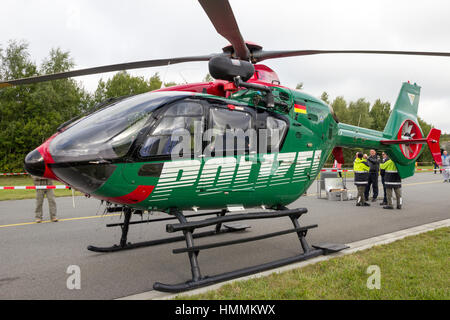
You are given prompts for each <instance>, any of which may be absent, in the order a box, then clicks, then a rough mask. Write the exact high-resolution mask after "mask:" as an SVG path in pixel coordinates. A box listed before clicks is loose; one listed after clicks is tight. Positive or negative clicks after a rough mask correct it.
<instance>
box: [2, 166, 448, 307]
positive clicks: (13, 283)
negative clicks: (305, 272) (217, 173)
mask: <svg viewBox="0 0 450 320" xmlns="http://www.w3.org/2000/svg"><path fill="white" fill-rule="evenodd" d="M347 184H348V187H349V189H350V190H351V189H354V187H353V182H352V181H351V180H349V181H347ZM379 187H380V189H381V192H382V188H381V183H380V184H379ZM30 192H34V191H30ZM353 194H355V191H353ZM449 197H450V184H449V183H442V176H441V175H439V174H433V173H428V172H427V173H419V174H416V175H415V176H414V177H411V178H408V179H405V180H404V181H403V200H404V201H403V202H404V205H403V209H402V210H384V209H382V208H381V206H380V205H379V204H378V203H379V202H376V203H372V205H371V206H370V207H356V206H355V201H354V200H352V201H329V200H326V199H318V198H317V196H316V183H314V184H313V185H312V186H311V188H310V190H308V194H307V195H306V196H303V197H301V198H300V199H298V200H297V201H295V202H294V203H292V204H291V205H289V207H290V208H297V207H306V208H308V213H307V214H306V215H304V216H302V217H301V218H300V223H301V224H302V225H309V224H318V225H319V227H318V228H315V229H311V230H309V232H308V235H307V240H308V242H309V243H310V244H318V243H324V242H333V243H347V244H348V243H354V242H357V241H362V240H365V239H369V238H373V237H377V236H380V235H384V234H387V233H392V232H397V231H401V230H405V229H408V228H413V227H417V226H422V225H425V224H430V223H433V222H437V221H442V220H445V219H449V218H450V210H449V206H448V204H449V201H448V199H449ZM74 200H75V208H74V207H73V203H72V202H73V199H72V198H71V197H65V198H57V206H58V217H59V219H60V221H59V222H57V223H51V222H46V223H41V224H36V223H34V222H33V221H34V207H35V200H34V199H30V200H17V201H0V248H1V249H0V299H116V298H122V297H127V296H133V295H136V294H140V293H143V292H148V291H150V290H152V285H153V283H154V282H155V281H159V282H165V283H178V282H183V281H186V280H188V279H190V266H189V263H188V258H187V255H186V254H177V255H175V254H172V249H175V248H180V247H183V246H184V243H183V242H178V243H172V244H166V245H159V246H154V247H147V248H139V249H134V250H126V251H121V252H115V253H94V252H91V251H88V250H87V249H86V247H87V246H88V245H90V244H94V245H98V246H109V245H112V244H117V243H118V242H119V239H120V235H121V230H120V228H118V227H115V228H106V227H105V225H106V224H107V223H112V222H119V221H121V220H122V217H121V216H120V214H114V215H107V216H105V215H103V209H104V207H103V206H101V205H100V201H98V200H95V199H88V198H84V197H75V199H74ZM252 211H254V210H252ZM186 214H189V213H188V212H187V213H186ZM46 215H47V217H48V207H47V205H45V206H44V218H45V217H46ZM160 216H161V217H162V216H164V214H162V213H155V214H154V215H153V216H151V217H150V218H157V217H160ZM133 219H135V220H136V219H137V220H139V219H140V218H139V217H133ZM143 219H147V215H145V216H144V217H143ZM166 223H167V222H156V223H152V224H146V223H143V224H138V225H131V226H130V232H129V238H128V240H129V241H130V242H137V241H146V240H151V239H158V238H161V237H167V236H168V234H167V233H166V232H165V225H166ZM246 223H247V222H246ZM248 224H250V225H251V228H250V229H248V230H247V231H245V232H240V233H233V234H223V235H218V236H214V237H211V238H207V239H198V240H196V241H195V243H196V244H205V243H209V242H215V241H222V240H231V239H236V238H240V237H248V236H255V235H258V234H262V233H267V232H275V231H280V230H283V229H288V228H292V225H291V222H290V220H289V219H287V218H280V219H273V220H271V221H270V222H268V221H260V220H253V221H249V222H248ZM169 236H170V235H169ZM300 251H301V248H300V245H299V242H298V239H297V238H296V235H295V234H290V235H285V236H281V237H277V238H271V239H265V240H259V241H256V242H252V243H245V244H240V245H234V246H229V247H222V248H220V249H211V250H205V251H202V252H201V253H200V255H199V263H200V267H201V271H202V274H203V275H214V274H217V273H222V272H227V271H231V270H234V269H238V268H243V267H247V266H252V265H255V264H259V263H265V262H268V261H271V260H276V259H281V258H285V257H289V256H292V255H295V254H298V253H299V252H300ZM73 265H75V266H78V267H79V268H80V271H81V274H80V284H81V287H80V289H69V288H68V286H67V282H68V279H69V278H70V276H71V273H70V272H69V273H68V268H69V267H70V266H73ZM69 270H70V268H69Z"/></svg>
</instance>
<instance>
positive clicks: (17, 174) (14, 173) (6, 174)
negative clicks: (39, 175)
mask: <svg viewBox="0 0 450 320" xmlns="http://www.w3.org/2000/svg"><path fill="white" fill-rule="evenodd" d="M21 175H28V173H27V172H13V173H0V176H21Z"/></svg>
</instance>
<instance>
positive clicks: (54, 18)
mask: <svg viewBox="0 0 450 320" xmlns="http://www.w3.org/2000/svg"><path fill="white" fill-rule="evenodd" d="M230 3H231V7H232V8H233V11H234V14H235V16H236V20H237V22H238V24H239V27H240V30H241V33H242V35H243V37H244V39H246V40H247V41H252V42H256V43H258V44H259V45H261V46H263V47H264V49H266V50H300V49H330V50H345V49H348V50H351V49H361V50H364V49H365V50H411V51H440V52H450V19H449V18H448V17H449V16H450V1H444V0H430V1H423V0H421V1H417V0H409V1H405V0H396V1H387V0H377V1H373V0H371V1H366V0H357V1H356V0H355V1H354V0H341V1H332V0H330V1H328V0H316V1H303V0H292V1H290V0H280V1H273V0H241V1H238V0H230ZM1 4H2V6H1V7H2V9H1V24H2V29H1V32H0V46H1V47H5V46H7V43H8V41H9V40H11V39H16V40H25V41H27V42H28V43H29V51H30V54H31V57H32V59H33V60H34V61H35V62H36V63H38V64H39V63H41V62H42V60H43V59H44V58H45V57H46V56H48V53H49V51H50V49H51V48H58V47H59V48H61V49H62V50H64V51H70V53H71V56H72V57H73V58H74V61H75V63H76V68H86V67H93V66H99V65H106V64H114V63H122V62H130V61H140V60H147V59H158V58H168V57H179V56H190V55H203V54H210V53H216V52H217V53H218V52H221V48H222V47H224V46H225V45H227V44H228V42H227V41H226V40H225V39H224V38H222V37H221V36H220V35H219V34H217V33H216V31H215V29H214V27H213V26H212V24H211V22H210V21H209V19H208V17H207V16H206V14H205V13H204V11H203V10H202V7H201V6H200V4H199V3H198V1H196V0H160V1H156V0H130V1H118V0H95V1H92V0H91V1H89V0H78V1H76V0H65V1H60V0H59V1H58V0H1ZM263 63H264V64H266V65H267V66H269V67H270V68H272V69H274V70H275V71H276V72H277V74H278V76H279V77H280V80H281V84H282V85H284V86H288V87H295V86H296V84H297V83H299V82H303V84H304V89H303V90H304V91H305V92H307V93H309V94H312V95H314V96H318V97H319V96H320V95H321V94H322V92H323V91H326V92H327V93H328V94H329V96H330V98H331V99H334V98H335V97H337V96H344V98H345V99H346V100H347V101H353V100H357V99H358V98H362V97H364V98H366V99H367V100H368V101H370V102H372V103H373V102H374V101H375V100H376V99H378V98H380V99H381V100H382V101H389V102H391V103H392V104H393V103H394V102H395V100H396V97H397V95H398V92H399V90H400V87H401V84H402V82H405V81H411V83H414V82H415V83H417V84H418V85H420V86H421V87H422V91H421V98H420V99H421V100H420V104H419V116H420V117H421V118H423V119H424V120H425V121H427V122H428V123H431V124H433V125H434V126H435V127H436V128H438V129H441V130H443V131H444V132H449V133H450V58H445V57H413V56H390V55H355V54H340V55H316V56H307V57H291V58H283V59H273V60H266V61H264V62H263ZM129 72H130V73H131V74H133V75H138V76H143V77H145V78H146V79H147V78H149V77H150V76H151V75H153V74H154V73H155V72H159V74H160V75H161V76H162V78H163V79H164V81H166V82H168V81H175V82H177V83H184V82H198V81H201V80H202V79H203V78H204V76H205V75H206V74H207V72H208V65H207V62H195V63H185V64H179V65H172V66H170V67H160V68H146V69H141V70H130V71H129ZM112 75H113V74H112V73H105V74H102V75H92V76H84V77H78V78H76V80H77V81H79V82H81V84H82V85H83V86H84V87H85V88H86V89H87V90H89V91H91V92H93V91H94V90H95V88H96V86H97V83H98V81H99V79H100V78H103V79H107V78H109V77H111V76H112Z"/></svg>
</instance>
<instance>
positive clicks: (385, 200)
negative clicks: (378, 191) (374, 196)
mask: <svg viewBox="0 0 450 320" xmlns="http://www.w3.org/2000/svg"><path fill="white" fill-rule="evenodd" d="M381 183H382V184H383V202H384V203H387V197H386V184H385V183H384V176H381Z"/></svg>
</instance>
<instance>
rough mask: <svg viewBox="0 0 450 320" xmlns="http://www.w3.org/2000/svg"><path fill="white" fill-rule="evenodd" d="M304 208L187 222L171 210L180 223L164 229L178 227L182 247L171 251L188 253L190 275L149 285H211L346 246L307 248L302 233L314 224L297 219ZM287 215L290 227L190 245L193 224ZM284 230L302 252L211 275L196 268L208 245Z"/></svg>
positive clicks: (177, 289) (184, 287) (168, 288)
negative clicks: (179, 280) (292, 235)
mask: <svg viewBox="0 0 450 320" xmlns="http://www.w3.org/2000/svg"><path fill="white" fill-rule="evenodd" d="M307 211H308V210H307V209H306V208H298V209H287V208H285V207H278V208H276V210H275V211H271V212H254V213H244V214H234V215H229V216H219V217H217V218H209V219H204V220H200V221H192V222H187V221H186V217H185V216H184V215H183V214H182V212H181V211H177V210H174V211H172V212H171V213H172V214H173V215H174V216H175V217H176V218H177V219H178V221H179V222H180V223H177V224H168V225H166V231H167V232H169V233H171V232H177V231H182V232H183V234H184V238H185V240H186V248H179V249H175V250H173V253H183V252H186V253H187V254H188V256H189V262H190V265H191V273H192V279H191V280H189V281H187V282H183V283H178V284H164V283H160V282H155V283H154V284H153V289H155V290H158V291H164V292H174V293H176V292H182V291H186V290H191V289H195V288H200V287H204V286H208V285H212V284H215V283H218V282H222V281H226V280H231V279H235V278H239V277H243V276H247V275H250V274H253V273H256V272H262V271H266V270H270V269H273V268H277V267H280V266H284V265H287V264H291V263H294V262H299V261H303V260H307V259H311V258H314V257H317V256H320V255H323V254H329V253H333V252H337V251H340V250H343V249H346V248H348V247H347V246H345V245H339V244H328V243H327V244H321V245H317V246H313V248H311V247H310V246H309V244H308V242H307V241H306V239H305V236H306V233H307V231H308V230H309V229H311V228H316V227H317V225H309V226H305V227H301V226H300V224H299V222H298V219H299V218H300V216H301V215H302V214H305V213H306V212H307ZM286 216H288V217H289V218H290V219H291V222H292V224H293V225H294V228H293V229H288V230H283V231H278V232H273V233H267V234H263V235H259V236H254V237H247V238H242V239H236V240H231V241H223V242H217V243H213V244H207V245H201V246H195V245H194V236H193V232H194V230H195V229H197V228H204V227H207V226H211V225H217V224H221V223H224V222H232V221H240V220H254V219H271V218H280V217H286ZM288 233H297V236H298V239H299V241H300V245H301V247H302V250H303V252H302V253H300V254H298V255H295V256H292V257H289V258H284V259H280V260H276V261H271V262H267V263H264V264H260V265H255V266H251V267H246V268H243V269H239V270H235V271H230V272H226V273H222V274H218V275H214V276H206V277H204V276H202V275H201V272H200V266H199V264H198V260H197V256H198V254H199V252H200V250H206V249H212V248H217V247H223V246H228V245H233V244H238V243H244V242H250V241H256V240H261V239H266V238H271V237H276V236H280V235H284V234H288Z"/></svg>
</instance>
